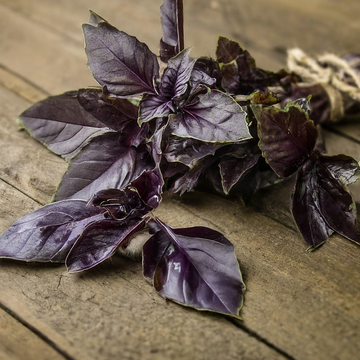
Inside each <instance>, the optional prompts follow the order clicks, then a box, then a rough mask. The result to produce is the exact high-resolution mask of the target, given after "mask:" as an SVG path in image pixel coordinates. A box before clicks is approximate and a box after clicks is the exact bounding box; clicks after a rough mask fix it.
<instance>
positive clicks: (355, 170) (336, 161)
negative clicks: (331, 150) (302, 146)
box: [320, 155, 360, 186]
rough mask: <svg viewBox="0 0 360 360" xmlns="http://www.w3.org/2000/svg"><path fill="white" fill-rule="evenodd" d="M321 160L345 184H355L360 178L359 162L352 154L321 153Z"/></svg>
mask: <svg viewBox="0 0 360 360" xmlns="http://www.w3.org/2000/svg"><path fill="white" fill-rule="evenodd" d="M320 161H321V163H322V164H323V165H324V166H325V167H326V169H327V170H328V171H330V173H331V175H332V176H333V177H334V178H335V179H337V180H339V181H340V183H341V184H342V185H343V186H347V185H350V184H353V183H354V182H355V181H357V180H358V178H359V175H360V174H359V171H360V169H359V163H358V162H357V161H356V160H355V159H353V158H352V157H350V156H347V155H333V156H326V155H321V156H320Z"/></svg>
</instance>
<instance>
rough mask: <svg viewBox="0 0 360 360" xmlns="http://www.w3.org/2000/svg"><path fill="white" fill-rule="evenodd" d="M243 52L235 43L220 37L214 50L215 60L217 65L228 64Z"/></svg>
mask: <svg viewBox="0 0 360 360" xmlns="http://www.w3.org/2000/svg"><path fill="white" fill-rule="evenodd" d="M243 51H244V50H243V49H242V48H241V47H240V45H239V43H237V42H236V41H233V40H230V39H228V38H226V37H224V36H220V37H219V39H218V43H217V48H216V59H217V61H218V62H219V63H224V64H228V63H230V62H232V61H233V60H235V59H236V58H237V57H238V56H239V55H240V54H241V53H242V52H243Z"/></svg>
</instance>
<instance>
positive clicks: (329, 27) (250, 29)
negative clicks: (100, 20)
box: [1, 0, 360, 70]
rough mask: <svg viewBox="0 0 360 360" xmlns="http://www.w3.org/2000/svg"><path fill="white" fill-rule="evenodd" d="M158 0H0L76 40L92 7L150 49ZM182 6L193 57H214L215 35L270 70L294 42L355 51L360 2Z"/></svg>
mask: <svg viewBox="0 0 360 360" xmlns="http://www.w3.org/2000/svg"><path fill="white" fill-rule="evenodd" d="M161 2H162V1H161V0H156V1H151V2H149V1H147V0H138V1H136V2H134V1H131V0H109V1H106V2H99V1H96V0H87V1H76V2H74V1H71V0H61V1H56V2H51V1H48V0H36V1H29V0H14V1H12V0H1V3H2V4H5V5H6V6H8V7H11V8H12V9H13V10H14V11H16V12H18V13H21V14H23V16H24V17H26V18H30V19H32V20H33V21H34V22H37V23H39V24H41V25H42V26H43V27H45V28H46V29H47V30H53V31H56V32H59V33H62V34H64V36H66V37H67V38H68V39H72V40H73V41H76V42H78V43H80V42H82V35H81V31H80V26H79V25H80V24H81V23H83V22H86V21H87V16H88V9H92V10H94V11H96V12H98V13H99V14H100V15H102V16H103V17H105V18H106V19H107V20H108V21H110V22H111V23H112V24H113V25H115V26H117V27H118V28H119V29H120V30H123V31H126V32H128V33H129V34H131V35H135V36H137V37H138V38H139V39H140V40H141V41H143V42H146V43H147V44H148V45H149V46H150V48H151V49H152V50H153V51H154V52H156V51H157V49H158V44H159V37H160V36H161V29H160V25H159V7H160V4H161ZM184 11H185V34H186V36H185V45H186V46H187V47H193V50H192V54H193V55H194V56H201V55H211V56H214V53H215V46H216V41H217V37H218V36H219V35H223V36H228V37H230V38H233V39H234V40H237V41H239V42H240V43H241V44H242V45H243V46H244V47H245V48H247V49H248V50H249V51H250V52H251V53H252V54H253V56H254V57H255V59H257V61H258V64H259V65H260V66H263V67H265V68H269V69H271V70H278V69H279V68H282V67H284V66H285V57H286V55H285V53H286V49H287V48H291V47H294V46H300V47H301V48H303V50H304V51H306V52H309V53H311V54H313V55H316V54H319V53H323V52H335V53H337V54H340V55H344V54H346V53H349V52H358V51H359V49H358V33H359V31H360V24H359V22H358V19H357V14H358V13H359V12H360V5H359V2H358V1H356V0H350V1H347V2H346V6H344V5H343V4H342V3H341V2H336V1H334V0H319V1H316V2H314V1H311V0H305V1H302V2H293V1H286V0H274V1H271V2H269V1H266V0H259V1H256V2H253V1H252V2H250V1H245V0H213V1H208V0H186V1H184ZM334 29H335V30H334Z"/></svg>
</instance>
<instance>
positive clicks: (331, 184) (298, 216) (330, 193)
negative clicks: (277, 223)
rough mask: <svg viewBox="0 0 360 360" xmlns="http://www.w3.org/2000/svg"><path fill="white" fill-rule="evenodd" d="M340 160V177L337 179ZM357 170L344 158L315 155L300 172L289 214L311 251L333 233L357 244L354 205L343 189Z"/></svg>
mask: <svg viewBox="0 0 360 360" xmlns="http://www.w3.org/2000/svg"><path fill="white" fill-rule="evenodd" d="M342 160H343V166H344V176H341V175H340V173H341V170H340V167H341V161H342ZM357 171H359V166H357V167H356V166H355V161H354V160H353V159H351V158H350V157H347V156H345V155H344V156H342V155H338V156H334V157H332V156H323V155H318V157H316V158H314V159H313V160H312V161H308V162H307V163H305V164H304V165H303V167H302V168H301V169H300V171H299V174H298V178H297V183H296V187H295V192H294V194H293V203H292V213H293V216H294V219H295V221H296V224H297V226H298V228H299V230H300V232H301V234H302V235H303V237H304V239H305V240H306V241H307V242H308V243H309V244H310V245H311V246H312V247H313V248H315V247H317V246H319V245H320V244H322V243H323V242H324V241H326V240H327V238H328V237H329V236H330V235H331V234H332V233H333V232H334V231H336V232H338V233H339V234H341V235H343V236H345V237H347V238H348V239H350V240H352V241H354V242H356V243H358V244H360V231H359V226H358V224H357V217H356V205H355V202H354V200H353V198H352V196H351V194H350V193H349V191H348V190H347V187H346V185H347V184H350V183H352V182H354V181H355V180H354V177H355V173H356V172H357Z"/></svg>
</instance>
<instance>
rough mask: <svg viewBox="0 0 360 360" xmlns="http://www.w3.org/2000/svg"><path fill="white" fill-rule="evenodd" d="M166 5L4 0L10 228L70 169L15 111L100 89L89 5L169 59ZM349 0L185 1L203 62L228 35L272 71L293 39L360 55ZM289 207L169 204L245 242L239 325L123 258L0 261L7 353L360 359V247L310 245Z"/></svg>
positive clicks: (0, 143) (0, 210) (210, 201)
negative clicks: (177, 295) (89, 53)
mask: <svg viewBox="0 0 360 360" xmlns="http://www.w3.org/2000/svg"><path fill="white" fill-rule="evenodd" d="M160 4H161V0H152V1H149V0H137V1H134V0H107V1H100V0H87V1H85V0H57V1H51V0H0V124H1V126H0V148H1V159H0V204H1V205H0V231H4V230H5V229H6V228H7V227H8V226H10V225H11V223H12V222H13V221H15V220H16V219H17V218H19V217H20V216H23V215H25V214H27V213H29V212H31V211H33V210H34V209H37V208H39V207H40V206H41V205H43V204H45V203H47V202H48V201H49V199H50V198H51V195H52V193H53V192H54V190H55V187H56V184H57V183H58V181H59V180H60V178H61V176H62V174H63V173H64V172H65V170H66V163H65V162H64V161H63V160H62V159H61V158H59V157H57V156H55V155H53V154H51V153H50V152H49V151H47V150H46V149H45V148H44V147H43V146H42V145H40V144H39V143H37V142H36V141H35V140H33V139H32V138H30V136H29V135H28V134H27V133H26V132H25V131H19V129H18V126H17V124H16V121H15V119H16V117H17V115H18V114H19V113H21V112H22V111H23V110H24V109H26V108H27V107H29V106H30V105H31V104H32V103H34V102H36V101H38V100H41V99H43V98H44V97H46V96H48V95H50V94H59V93H62V92H64V91H67V90H71V89H77V88H80V87H85V86H89V85H95V82H94V80H93V79H92V77H91V74H90V72H89V70H88V69H87V67H86V56H85V53H84V50H83V38H82V33H81V28H80V24H81V23H82V22H86V21H87V19H88V9H89V8H91V9H92V10H94V11H96V12H97V13H99V14H100V15H102V16H103V17H104V18H106V19H107V20H108V21H109V22H111V23H112V24H113V25H115V26H117V27H118V28H119V29H121V30H124V31H126V32H128V33H129V34H131V35H135V36H137V37H138V38H139V39H140V40H141V41H143V42H146V43H147V44H148V45H149V47H150V48H151V49H152V50H153V51H154V52H155V53H156V52H157V50H158V40H159V38H160V36H161V29H160V25H159V11H158V9H159V6H160ZM344 4H345V3H342V2H339V1H335V0H317V1H313V0H303V1H301V2H295V1H291V2H290V1H286V0H273V1H271V2H269V1H265V0H256V1H246V0H214V1H210V0H185V29H186V32H185V36H186V46H192V47H193V50H192V53H191V54H192V55H193V56H200V55H214V51H215V45H216V41H217V36H218V35H224V36H228V37H230V38H232V39H234V40H237V41H239V42H240V43H241V44H242V45H243V46H244V47H245V48H247V49H248V50H249V51H250V52H251V53H252V54H253V56H254V57H255V58H256V59H257V62H258V65H260V66H262V67H264V68H268V69H271V70H277V69H279V68H281V67H284V66H285V65H286V62H285V61H286V60H285V59H286V49H287V48H288V47H292V46H299V47H301V48H302V49H303V50H304V51H306V52H309V53H310V54H317V53H322V52H324V51H333V52H335V53H337V54H339V55H344V54H346V53H348V52H359V51H360V45H359V41H358V39H359V35H360V22H359V20H358V14H359V13H360V3H359V2H358V1H357V0H348V1H346V6H345V5H344ZM359 139H360V126H359V125H354V124H348V125H339V126H337V127H334V128H333V129H331V130H328V131H327V132H326V141H327V145H328V148H329V152H331V153H337V152H344V153H347V154H349V155H352V156H354V157H355V158H357V159H360V146H359ZM354 191H355V196H356V199H357V201H360V196H359V194H360V192H359V191H358V187H355V188H354ZM280 202H281V201H280ZM277 208H279V209H280V205H278V204H277V203H276V202H270V203H269V202H267V205H266V204H265V205H264V206H263V207H262V213H261V212H258V211H255V210H254V209H253V208H251V207H249V208H244V207H242V206H240V205H239V204H236V203H234V202H232V201H229V200H227V199H223V198H219V197H216V196H210V195H206V194H204V193H201V192H197V193H192V194H189V195H187V196H184V197H183V198H180V199H179V198H177V197H173V198H171V197H169V196H166V197H165V199H164V201H163V203H162V204H161V206H160V208H159V209H158V211H157V213H158V215H159V216H160V217H161V218H162V219H163V220H164V221H166V222H168V223H169V224H170V225H173V226H184V227H185V226H194V225H205V226H209V227H211V228H214V229H217V230H219V231H221V232H223V233H224V234H225V236H226V237H227V238H228V239H229V240H231V241H232V242H233V243H234V244H235V250H236V255H237V257H238V259H239V261H240V263H241V269H242V272H243V275H244V278H245V281H246V284H247V291H246V295H245V306H244V308H243V310H242V312H241V315H242V318H243V321H242V322H240V323H237V324H234V323H232V322H231V321H229V320H228V319H226V318H224V317H222V316H220V315H216V314H209V313H206V312H197V311H195V310H192V309H188V308H184V307H181V306H179V305H177V304H174V303H172V302H169V301H165V300H163V299H162V298H160V297H159V296H158V295H157V294H156V292H155V291H154V290H153V288H152V287H151V286H150V285H149V284H148V283H146V282H145V280H144V279H143V277H142V275H141V264H140V263H138V262H134V261H130V260H126V259H124V258H121V257H119V256H114V257H113V258H112V259H110V260H109V261H106V262H105V263H103V264H102V265H100V266H98V267H96V268H94V269H92V270H90V271H87V272H85V273H81V274H78V275H69V274H66V271H65V268H64V267H63V266H54V265H47V264H40V265H39V264H27V263H20V262H15V261H8V260H0V359H1V360H2V359H4V360H5V359H29V360H31V359H34V360H35V359H36V360H38V359H54V360H55V359H74V360H75V359H76V360H80V359H84V360H88V359H101V360H105V359H249V360H257V359H267V360H268V359H293V358H294V359H306V360H308V359H316V360H318V359H327V360H328V359H339V360H344V359H349V360H354V359H356V358H359V354H360V249H359V247H358V246H357V245H355V244H353V243H351V242H350V241H347V240H345V239H344V238H342V237H341V236H338V235H334V236H332V237H331V239H330V240H329V241H328V243H327V244H326V245H325V246H323V247H322V248H321V249H320V250H319V251H316V252H314V253H307V252H306V251H305V249H306V247H307V246H306V245H305V243H304V242H303V241H302V239H301V238H300V236H299V235H298V233H297V232H296V231H295V230H294V229H292V228H289V227H288V226H285V225H283V224H282V223H280V222H279V221H275V220H273V219H271V218H270V217H269V216H268V215H270V216H272V217H274V216H276V211H277V210H276V209H277ZM279 211H280V210H279ZM284 214H285V215H284V218H286V211H285V213H284ZM278 220H280V221H282V222H285V223H286V220H284V219H282V218H281V217H278Z"/></svg>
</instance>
